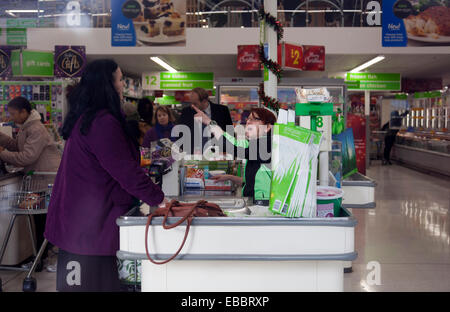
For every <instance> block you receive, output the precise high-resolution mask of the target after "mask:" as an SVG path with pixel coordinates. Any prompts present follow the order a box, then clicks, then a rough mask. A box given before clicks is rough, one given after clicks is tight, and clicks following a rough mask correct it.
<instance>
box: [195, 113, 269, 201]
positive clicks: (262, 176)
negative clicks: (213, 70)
mask: <svg viewBox="0 0 450 312" xmlns="http://www.w3.org/2000/svg"><path fill="white" fill-rule="evenodd" d="M192 108H193V109H194V110H195V111H196V115H195V117H196V118H201V120H202V123H203V124H205V125H207V126H210V128H211V132H213V134H214V136H215V137H216V138H220V137H222V136H223V137H224V138H225V140H226V143H227V144H231V145H232V146H233V147H234V148H233V150H234V154H235V156H244V158H245V159H246V160H247V162H246V165H245V169H244V171H245V172H244V177H243V178H241V177H237V176H233V175H229V174H225V175H218V176H214V177H212V179H215V180H216V181H218V182H219V181H232V182H234V183H235V184H237V185H242V195H243V196H244V197H253V198H254V199H256V200H269V197H270V184H271V180H272V173H271V170H270V162H271V152H272V128H273V125H274V123H275V121H276V117H275V115H274V114H273V113H272V112H270V111H269V110H267V109H265V108H253V109H252V110H251V111H250V115H249V117H248V119H247V122H246V125H245V137H246V139H245V140H237V139H236V138H235V137H233V136H231V135H230V134H228V133H227V132H224V131H223V130H222V129H221V128H220V127H218V126H217V125H215V123H214V121H211V119H210V118H209V117H208V116H207V115H206V114H205V113H204V112H202V111H201V110H199V109H198V108H196V107H195V106H192ZM227 150H229V148H227Z"/></svg>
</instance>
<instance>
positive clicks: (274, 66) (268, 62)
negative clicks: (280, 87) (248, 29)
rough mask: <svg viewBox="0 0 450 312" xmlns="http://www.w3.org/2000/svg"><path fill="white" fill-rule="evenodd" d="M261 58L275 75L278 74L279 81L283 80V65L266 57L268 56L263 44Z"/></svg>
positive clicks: (260, 52) (260, 50)
mask: <svg viewBox="0 0 450 312" xmlns="http://www.w3.org/2000/svg"><path fill="white" fill-rule="evenodd" d="M259 60H260V62H261V63H262V64H264V66H266V67H267V68H268V69H269V70H270V71H271V72H272V73H274V75H275V76H277V80H278V82H280V80H281V73H282V71H283V70H282V69H281V65H280V64H278V63H277V62H274V61H272V60H270V59H267V58H266V56H265V55H264V45H262V44H261V45H260V46H259Z"/></svg>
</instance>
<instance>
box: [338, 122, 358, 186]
mask: <svg viewBox="0 0 450 312" xmlns="http://www.w3.org/2000/svg"><path fill="white" fill-rule="evenodd" d="M333 141H339V142H341V145H342V176H343V179H345V178H347V177H349V176H351V175H352V174H354V173H356V172H357V171H358V169H357V166H356V153H355V140H354V138H353V130H352V129H351V128H348V129H346V130H345V131H343V132H341V133H339V134H335V135H333Z"/></svg>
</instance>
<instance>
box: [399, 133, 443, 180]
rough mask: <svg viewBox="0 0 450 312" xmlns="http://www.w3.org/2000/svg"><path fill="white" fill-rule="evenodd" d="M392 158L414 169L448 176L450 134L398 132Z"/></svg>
mask: <svg viewBox="0 0 450 312" xmlns="http://www.w3.org/2000/svg"><path fill="white" fill-rule="evenodd" d="M393 156H394V158H395V159H396V160H398V161H400V162H402V163H405V164H407V165H410V166H413V167H415V168H418V169H422V170H426V171H431V172H436V173H440V174H445V175H448V176H450V133H449V132H447V131H446V132H442V131H433V130H423V131H420V130H416V131H414V132H406V131H400V132H399V133H398V134H397V137H396V142H395V145H394V153H393Z"/></svg>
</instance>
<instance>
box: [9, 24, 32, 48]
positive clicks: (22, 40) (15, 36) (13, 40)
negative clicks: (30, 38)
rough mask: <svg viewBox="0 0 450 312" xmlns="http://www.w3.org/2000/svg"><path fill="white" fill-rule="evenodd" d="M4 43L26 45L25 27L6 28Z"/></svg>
mask: <svg viewBox="0 0 450 312" xmlns="http://www.w3.org/2000/svg"><path fill="white" fill-rule="evenodd" d="M6 44H7V45H15V46H26V45H27V29H26V28H7V29H6Z"/></svg>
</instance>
